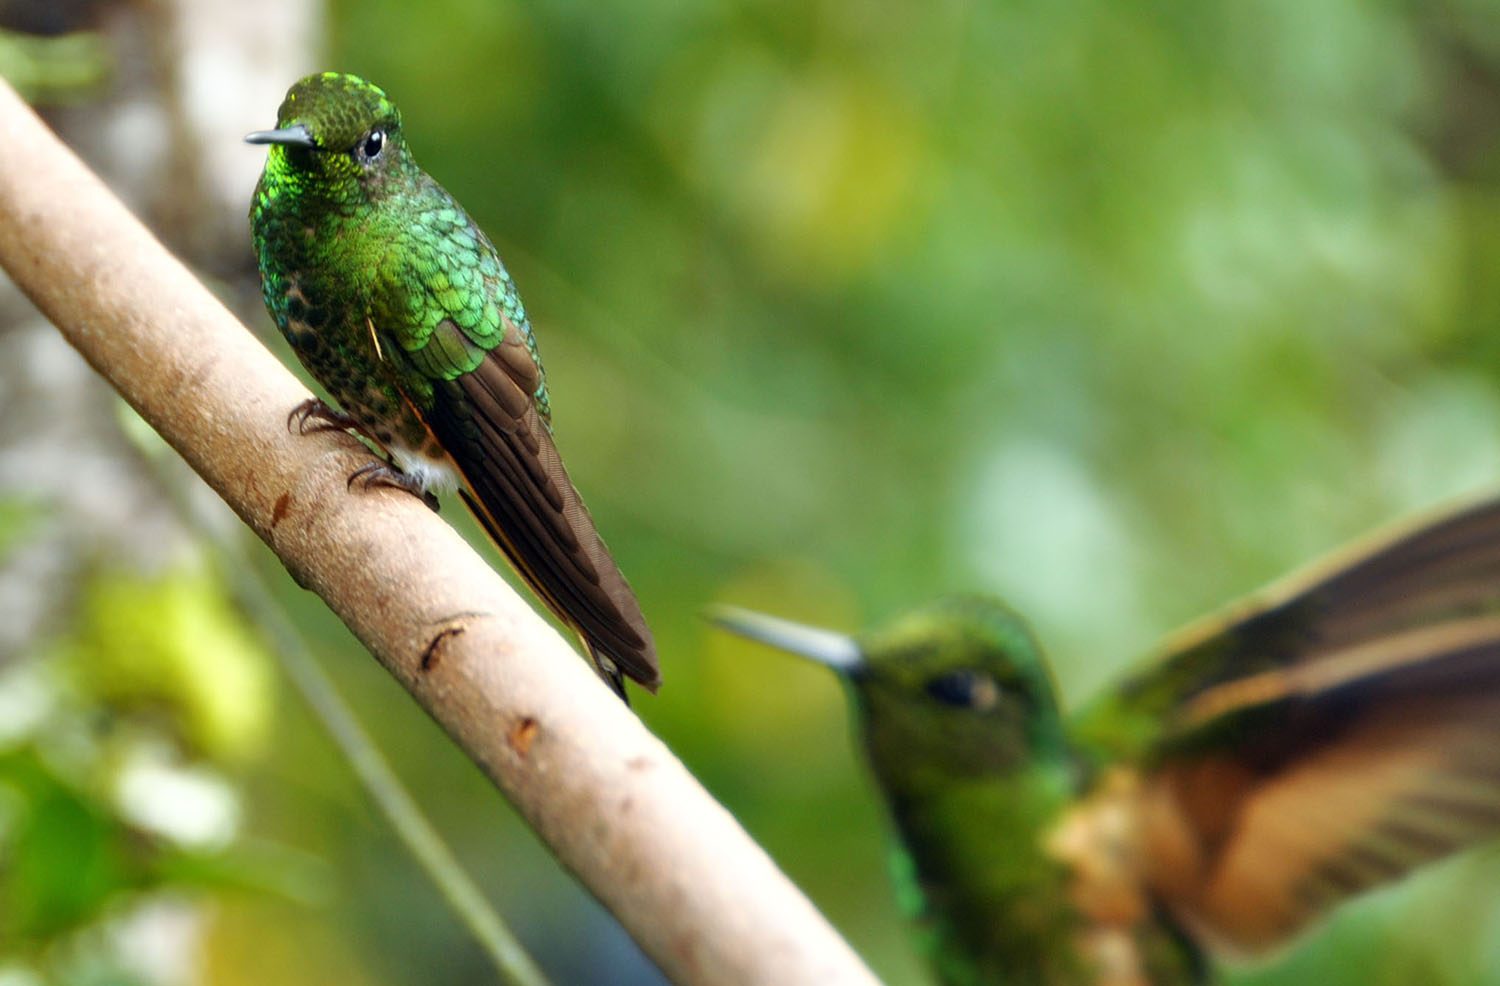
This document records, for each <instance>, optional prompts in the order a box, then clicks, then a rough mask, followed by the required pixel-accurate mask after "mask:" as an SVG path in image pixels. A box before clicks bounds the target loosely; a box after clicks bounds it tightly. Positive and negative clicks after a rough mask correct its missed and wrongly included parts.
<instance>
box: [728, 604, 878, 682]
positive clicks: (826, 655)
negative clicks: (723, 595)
mask: <svg viewBox="0 0 1500 986" xmlns="http://www.w3.org/2000/svg"><path fill="white" fill-rule="evenodd" d="M705 615H706V616H707V617H708V619H709V622H711V623H715V624H717V625H718V626H720V627H722V628H723V629H725V630H728V631H729V632H730V633H733V634H738V635H739V636H741V637H745V638H747V639H749V640H757V641H759V642H760V643H763V644H767V645H769V646H771V647H775V648H776V649H777V650H784V651H786V652H788V653H790V654H796V655H798V656H800V657H805V658H807V659H808V660H812V661H817V662H818V663H819V664H823V665H826V666H828V667H830V668H832V669H833V670H835V671H837V672H838V673H839V674H842V675H852V674H856V673H858V672H859V671H860V670H862V669H863V668H864V666H865V657H864V655H863V654H861V653H860V650H859V645H858V644H857V643H855V642H854V638H853V637H849V636H846V635H844V634H842V633H835V632H834V631H832V630H822V629H819V628H818V627H810V626H805V625H803V624H801V623H793V622H792V621H791V620H783V619H779V618H777V617H775V616H767V615H765V614H764V613H756V612H753V611H751V610H748V609H741V608H740V607H738V606H714V607H711V608H710V609H709V610H708V612H707V613H706V614H705Z"/></svg>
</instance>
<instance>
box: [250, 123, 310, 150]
mask: <svg viewBox="0 0 1500 986" xmlns="http://www.w3.org/2000/svg"><path fill="white" fill-rule="evenodd" d="M245 143H247V144H285V145H286V146H288V147H307V148H316V147H317V146H318V142H317V141H315V140H313V135H312V131H310V130H308V129H307V127H306V126H305V125H303V124H301V123H297V124H293V125H292V126H290V127H282V128H281V129H280V130H257V131H255V132H254V133H250V134H246V135H245Z"/></svg>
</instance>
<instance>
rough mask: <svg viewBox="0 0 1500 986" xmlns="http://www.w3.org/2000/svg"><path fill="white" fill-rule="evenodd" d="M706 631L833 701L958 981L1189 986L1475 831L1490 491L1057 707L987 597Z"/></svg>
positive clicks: (1486, 784) (1025, 637)
mask: <svg viewBox="0 0 1500 986" xmlns="http://www.w3.org/2000/svg"><path fill="white" fill-rule="evenodd" d="M714 618H715V619H716V621H717V622H719V623H720V624H722V625H723V626H724V627H726V628H728V629H730V630H732V631H734V632H736V633H738V634H740V635H742V636H746V637H749V638H752V639H755V640H759V641H762V642H764V643H767V644H770V645H772V646H775V647H778V648H781V649H783V650H787V651H791V652H793V653H796V654H801V655H803V656H806V657H809V658H812V659H813V660H816V661H819V662H821V663H823V664H825V665H827V666H829V667H831V668H832V669H834V670H835V671H836V672H838V674H839V675H840V676H841V677H842V678H843V680H844V681H845V682H847V684H848V687H849V691H850V692H851V694H852V697H853V706H854V708H855V709H856V710H857V718H858V720H859V726H860V729H859V731H860V734H861V736H862V740H863V745H864V749H865V752H866V754H867V755H868V758H869V761H870V765H871V767H872V768H873V773H874V776H875V780H876V782H877V784H878V786H879V788H880V790H881V793H882V794H883V795H884V799H885V802H886V806H887V808H888V809H889V813H890V815H891V818H892V820H893V822H894V825H895V829H896V831H897V833H898V835H899V837H900V843H901V851H900V852H898V853H897V854H896V859H897V864H898V865H897V866H896V870H897V874H898V880H901V881H902V882H903V883H904V886H903V890H905V891H908V892H906V893H903V895H902V897H903V899H905V900H910V901H914V902H915V901H920V905H919V906H918V907H917V911H918V913H917V914H916V915H914V916H915V917H916V918H917V920H918V922H919V926H920V927H921V928H922V929H923V931H924V935H923V937H924V938H925V939H926V943H927V944H928V946H929V951H930V953H931V957H932V959H933V962H934V969H935V971H936V972H937V974H938V977H939V978H940V979H941V980H942V981H943V982H945V983H949V984H955V986H957V984H964V986H971V984H986V983H1002V982H1003V983H1024V984H1028V986H1148V984H1149V986H1178V984H1188V983H1203V982H1207V981H1210V980H1211V978H1212V977H1211V974H1210V973H1211V969H1212V966H1211V963H1210V960H1211V959H1214V958H1223V957H1234V956H1255V955H1258V954H1264V953H1266V952H1268V951H1271V950H1274V949H1275V948H1276V947H1277V946H1279V945H1282V944H1283V943H1285V942H1287V941H1288V940H1289V939H1291V938H1292V937H1293V936H1295V935H1296V934H1297V933H1298V932H1299V931H1301V930H1302V929H1304V928H1305V927H1306V926H1307V925H1309V923H1311V922H1312V921H1313V920H1314V919H1315V918H1317V917H1318V916H1319V915H1320V914H1322V913H1324V912H1326V911H1327V910H1328V909H1329V908H1331V907H1333V906H1334V905H1335V904H1337V903H1339V902H1340V901H1342V900H1344V899H1346V898H1349V897H1351V896H1354V895H1356V894H1359V893H1361V892H1363V891H1365V890H1367V889H1370V888H1373V887H1375V886H1377V885H1380V884H1383V883H1386V882H1388V881H1391V880H1394V879H1396V878H1397V877H1400V876H1401V875H1403V874H1405V873H1407V872H1408V871H1409V870H1411V869H1412V868H1413V867H1416V866H1419V865H1421V864H1424V863H1427V862H1430V861H1433V860H1435V859H1438V858H1439V857H1442V856H1446V855H1448V854H1449V853H1452V852H1454V851H1456V850H1458V849H1461V848H1463V847H1465V846H1468V845H1471V844H1473V843H1475V842H1477V841H1479V840H1482V839H1485V838H1488V837H1490V836H1492V835H1494V834H1496V833H1497V832H1500V499H1496V500H1491V501H1489V502H1484V503H1480V504H1477V505H1474V506H1471V507H1469V508H1467V509H1462V510H1459V511H1456V512H1452V513H1449V514H1447V515H1446V516H1442V517H1440V518H1439V519H1436V520H1435V521H1433V522H1430V523H1427V524H1425V525H1423V526H1418V527H1414V528H1409V529H1407V530H1406V531H1405V532H1403V533H1399V534H1396V535H1394V536H1389V537H1385V538H1383V539H1380V540H1379V542H1378V543H1377V544H1375V546H1374V547H1366V546H1358V545H1357V546H1355V548H1353V549H1351V550H1349V551H1347V552H1345V553H1344V554H1343V555H1341V556H1338V557H1336V558H1334V559H1331V560H1329V561H1328V562H1326V563H1324V564H1322V565H1320V566H1318V567H1316V568H1315V569H1314V570H1312V571H1311V572H1310V573H1308V574H1304V575H1302V576H1297V577H1293V578H1292V579H1290V580H1288V581H1287V582H1286V583H1283V584H1280V585H1278V586H1273V587H1272V588H1271V589H1269V590H1267V591H1265V592H1264V593H1263V594H1261V595H1260V596H1258V597H1256V598H1253V599H1251V600H1249V601H1248V602H1246V603H1244V604H1242V605H1240V606H1238V607H1235V608H1234V609H1232V610H1230V611H1229V612H1228V614H1227V615H1224V616H1220V617H1218V618H1211V619H1208V620H1205V621H1202V622H1200V623H1198V624H1195V625H1193V626H1190V627H1189V628H1187V629H1186V630H1184V631H1182V632H1181V633H1180V634H1178V635H1177V636H1175V637H1173V638H1170V639H1169V640H1168V642H1167V643H1166V645H1165V647H1164V648H1163V649H1162V654H1161V655H1160V656H1159V657H1158V658H1156V659H1155V660H1153V661H1150V662H1148V663H1146V664H1144V666H1142V667H1141V668H1140V669H1139V670H1138V671H1136V672H1135V673H1134V674H1132V675H1130V676H1129V677H1127V678H1126V679H1125V681H1124V682H1123V683H1121V684H1120V685H1118V686H1117V687H1115V688H1113V689H1112V690H1110V691H1109V692H1108V693H1107V694H1105V695H1103V696H1102V697H1100V698H1099V699H1097V700H1096V701H1094V702H1093V703H1092V704H1091V705H1089V706H1086V707H1085V708H1084V710H1083V711H1082V712H1081V714H1077V715H1073V716H1065V715H1064V714H1063V713H1062V711H1061V710H1060V709H1059V706H1058V701H1057V697H1056V692H1055V690H1054V688H1053V683H1052V679H1051V676H1050V674H1049V673H1048V670H1047V666H1046V664H1045V662H1044V660H1043V658H1042V654H1041V650H1040V648H1039V647H1038V645H1037V642H1036V640H1035V638H1034V637H1033V636H1032V634H1031V631H1030V630H1029V629H1028V628H1027V626H1026V624H1025V623H1024V622H1023V621H1022V619H1021V618H1020V617H1019V616H1017V615H1016V614H1015V613H1014V612H1012V611H1011V610H1010V609H1008V608H1007V607H1006V606H1004V605H1002V604H1001V603H999V602H996V601H993V600H990V599H983V598H957V599H947V600H943V601H939V602H936V603H934V604H931V605H928V606H926V607H925V608H921V609H917V610H915V611H913V612H910V613H907V614H906V615H904V616H900V617H898V618H897V619H895V620H894V621H893V622H892V623H890V624H889V625H888V626H886V627H884V628H883V629H878V630H876V631H875V632H873V633H870V634H868V635H866V636H860V637H847V636H844V635H842V634H838V633H833V632H830V631H827V630H819V629H813V628H810V627H805V626H801V625H798V624H793V623H788V622H786V621H783V620H779V619H775V618H772V617H768V616H761V615H759V614H755V613H750V612H747V611H744V610H735V609H722V610H719V611H717V612H716V614H715V617H714ZM909 891H916V892H915V893H912V892H909Z"/></svg>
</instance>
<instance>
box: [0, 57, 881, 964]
mask: <svg viewBox="0 0 1500 986" xmlns="http://www.w3.org/2000/svg"><path fill="white" fill-rule="evenodd" d="M139 139H142V140H149V139H151V135H150V134H142V135H140V137H139ZM0 147H3V148H4V153H3V154H0V265H3V266H4V268H5V269H6V270H7V271H9V273H10V275H11V276H12V278H14V280H15V281H16V283H17V284H18V285H19V286H20V287H21V289H22V290H23V291H24V292H25V293H26V294H27V295H28V296H29V297H30V298H31V299H32V301H33V302H35V303H36V305H37V306H38V307H39V308H40V309H41V310H42V311H43V312H44V313H46V315H47V316H48V317H49V318H50V319H51V320H52V321H53V323H54V324H56V325H57V327H58V328H59V329H60V330H61V331H62V333H63V334H64V335H65V336H66V337H67V338H68V340H69V341H70V342H71V343H72V344H73V345H74V346H75V347H77V349H78V350H79V351H80V352H81V353H83V355H84V357H85V358H86V359H87V360H88V361H89V362H90V363H91V364H92V365H93V366H94V368H95V369H96V370H98V371H99V373H100V374H102V375H103V376H104V377H105V378H106V379H107V380H109V382H110V383H111V384H112V385H113V386H114V387H115V389H117V390H118V391H119V392H120V394H121V395H123V396H124V398H125V399H126V400H127V401H129V402H130V404H131V406H133V407H134V408H135V409H136V410H137V411H139V412H140V414H141V415H142V417H144V418H145V419H146V420H147V421H148V422H150V424H151V425H152V427H154V428H155V429H156V430H157V431H158V432H160V433H161V435H162V436H163V437H164V438H165V439H166V440H167V441H168V442H169V443H170V444H171V445H172V447H173V448H175V449H176V450H177V451H178V452H179V453H180V454H181V455H182V456H183V458H184V459H186V460H187V461H188V463H189V464H190V465H191V466H192V467H193V468H194V469H195V470H197V472H198V473H199V475H201V476H202V477H203V478H204V479H205V480H206V481H207V482H208V483H209V485H210V486H212V487H213V488H214V490H216V491H217V492H218V494H219V495H220V496H221V497H223V498H224V500H225V501H226V502H227V503H228V504H229V505H230V506H231V507H232V508H234V510H235V512H236V513H238V514H239V515H240V517H241V518H242V519H243V520H244V521H245V523H246V524H248V525H249V526H250V527H251V529H252V530H254V531H255V533H256V534H257V535H258V536H259V537H260V538H261V539H262V540H264V541H265V542H266V543H267V544H269V545H270V546H271V548H272V549H273V550H275V552H276V553H277V555H279V556H280V558H281V560H282V561H283V563H285V565H286V567H287V569H288V570H289V571H290V572H291V573H292V575H293V577H294V578H296V580H297V581H298V582H299V583H300V584H301V585H303V586H305V587H306V588H308V589H311V590H312V591H314V592H316V593H318V595H320V596H321V597H323V599H324V600H325V601H326V602H327V603H328V605H329V607H330V608H332V609H333V611H334V612H335V613H337V614H338V616H339V618H340V619H342V620H343V621H344V622H345V623H346V624H348V626H349V628H350V629H351V630H353V631H354V633H355V635H356V636H358V637H359V639H360V640H361V641H363V642H364V644H365V646H367V647H368V648H369V649H370V651H371V652H372V653H373V654H374V655H375V656H376V657H377V658H378V659H379V660H380V662H381V663H382V664H384V665H385V667H386V668H387V670H389V671H390V673H391V674H392V675H394V676H395V677H396V679H397V680H398V681H399V682H401V684H402V685H403V686H404V687H405V688H406V689H407V690H408V691H410V692H411V693H412V695H413V696H414V697H415V698H416V699H417V701H418V702H420V703H421V704H422V706H423V707H424V708H426V709H427V711H428V713H429V714H431V715H432V717H433V718H434V719H436V720H437V721H438V722H439V723H441V724H442V726H443V728H444V729H446V730H447V731H448V733H449V735H451V736H452V737H453V739H454V740H455V741H456V742H457V743H458V744H459V746H460V747H462V749H463V750H464V751H465V752H466V753H467V754H468V755H469V756H470V757H471V758H473V760H474V761H475V763H477V764H478V765H479V766H480V767H481V768H482V769H483V770H484V771H485V773H486V774H488V775H489V776H490V778H492V779H493V780H494V782H495V784H496V785H497V786H498V787H499V788H500V789H501V791H503V792H504V793H505V794H506V796H507V797H508V798H509V799H510V800H511V802H512V803H513V804H514V805H515V806H516V807H517V808H518V809H519V810H520V812H521V813H522V815H524V816H525V818H526V819H527V821H529V822H530V824H531V825H532V826H533V827H534V828H535V829H536V831H537V832H538V833H539V834H540V835H541V837H542V838H543V839H544V840H546V842H547V844H548V845H550V846H551V847H552V850H553V851H554V852H555V853H556V854H557V856H558V858H559V859H560V860H561V861H562V862H563V863H564V864H565V865H566V866H567V867H569V868H570V869H571V870H572V871H573V872H574V873H576V874H577V875H578V877H579V879H581V880H582V881H583V883H584V884H585V885H587V886H588V888H589V889H590V890H591V891H593V893H594V894H595V895H596V896H597V897H598V898H599V899H600V900H601V901H602V902H603V903H604V904H605V906H607V907H608V908H609V909H610V910H611V911H613V912H614V913H615V915H616V916H617V917H618V918H619V919H620V921H621V922H622V923H623V924H624V925H625V927H626V928H627V929H629V931H630V933H631V934H632V935H634V936H635V938H636V940H637V941H639V942H640V943H641V945H642V946H643V947H644V948H645V949H646V951H647V952H648V953H649V954H650V955H651V956H652V957H653V958H654V959H655V960H656V961H657V962H658V963H659V964H660V965H661V967H662V969H663V970H664V971H665V972H666V973H667V975H668V976H670V977H671V978H672V979H673V980H674V981H676V982H679V983H715V984H738V983H766V984H771V983H775V984H796V983H817V984H836V983H873V982H874V979H873V977H872V976H871V975H870V973H869V972H868V970H866V968H865V967H864V966H863V965H862V964H861V962H860V960H859V959H858V957H857V956H856V955H855V954H854V953H853V951H852V950H851V949H850V948H849V947H848V945H847V944H845V943H844V941H843V940H842V939H840V938H839V937H838V935H837V934H836V933H835V932H834V931H833V929H832V928H831V927H830V926H829V925H828V923H827V922H826V921H825V920H824V918H823V917H822V916H821V915H820V914H819V913H818V912H817V910H816V909H814V908H813V906H812V905H811V904H810V903H809V902H808V901H807V899H806V898H804V897H803V896H802V895H801V894H800V893H799V892H798V891H797V890H796V888H795V887H793V886H792V884H791V883H790V882H789V881H788V880H787V879H786V878H785V877H784V876H783V875H782V874H781V873H780V872H779V871H778V870H777V869H776V867H775V865H774V864H773V863H772V862H771V861H770V859H769V858H768V857H767V856H766V854H765V853H764V851H762V850H761V849H760V848H759V847H758V846H757V845H755V843H754V842H752V841H751V840H750V838H749V837H748V836H747V835H746V834H745V832H744V831H743V830H742V829H741V828H740V826H739V825H738V824H737V823H736V822H735V820H734V819H733V818H732V817H731V816H730V815H729V813H728V812H726V811H725V810H724V809H723V808H722V807H720V806H719V805H718V804H717V803H715V802H714V801H713V799H712V798H710V797H709V796H708V795H707V794H706V793H705V792H704V791H703V789H702V788H701V787H700V786H699V785H698V784H697V782H696V781H694V780H693V778H692V777H691V775H689V774H688V772H687V771H686V769H685V768H684V767H683V766H682V764H681V763H680V762H679V761H678V760H677V759H676V758H675V757H673V756H672V754H671V753H670V752H668V751H667V749H666V748H665V747H664V746H663V745H662V744H661V743H660V742H659V741H658V740H657V739H656V738H655V737H653V736H652V735H651V734H650V733H648V732H647V731H646V730H645V728H644V727H643V726H642V725H641V723H640V721H639V720H637V719H636V718H635V716H633V715H631V713H630V712H629V711H628V710H626V709H625V708H624V707H623V706H622V705H621V704H620V702H619V701H618V700H616V699H615V698H614V697H613V696H611V695H610V693H609V691H608V690H607V689H606V688H605V687H604V686H603V685H602V684H601V683H600V682H599V680H598V679H597V678H595V677H594V675H593V674H592V673H591V672H590V671H589V670H588V668H587V667H586V666H585V664H584V662H583V661H582V660H580V659H579V658H578V656H577V655H576V654H575V653H574V652H573V650H572V649H571V648H570V647H569V646H568V645H567V644H566V643H564V641H563V640H562V639H561V638H560V637H559V636H558V635H557V633H556V632H554V631H553V630H552V629H551V628H550V627H549V626H548V625H547V624H546V623H545V622H544V621H543V620H541V619H540V618H539V617H538V616H537V615H536V614H535V613H534V612H533V611H532V610H531V609H530V608H528V606H527V605H526V604H525V603H524V602H523V601H522V600H521V599H520V598H519V597H518V596H517V595H516V594H515V593H514V592H513V591H511V589H510V588H509V587H508V586H507V585H506V584H505V583H504V581H503V580H501V579H500V578H499V576H497V575H496V574H495V572H494V571H492V570H491V569H490V567H489V566H488V565H486V564H485V562H484V561H483V560H482V559H480V557H479V556H478V555H476V554H475V553H474V552H473V551H472V550H471V549H470V548H469V547H468V545H467V544H465V543H464V541H463V540H462V539H461V538H460V537H459V536H458V535H457V534H456V533H455V532H454V531H453V530H452V529H451V528H449V527H448V525H447V524H445V523H444V522H443V521H442V520H441V519H440V518H438V517H437V516H435V515H434V514H433V513H432V512H431V511H429V510H428V509H427V508H426V507H424V506H423V505H422V504H421V503H420V502H419V501H418V500H416V499H415V498H414V497H410V496H407V495H405V494H402V493H396V492H392V491H372V492H369V493H359V494H350V493H349V492H348V491H347V490H346V489H345V480H346V478H347V477H348V476H349V474H350V473H351V472H352V471H353V470H354V469H356V468H357V467H359V466H360V465H361V464H363V463H365V462H367V461H369V453H368V452H367V451H365V450H363V448H362V447H360V446H358V443H356V442H355V441H354V440H353V439H350V438H347V437H345V436H337V435H326V434H325V435H321V436H313V437H306V438H303V437H297V436H293V435H291V434H289V433H288V431H287V426H286V420H287V413H288V412H289V411H290V410H291V409H292V408H293V407H294V406H295V405H296V404H297V403H298V402H300V401H302V400H303V399H304V398H306V397H307V396H308V395H307V392H306V390H305V389H304V388H303V387H302V385H301V384H299V383H298V382H297V380H296V378H294V377H293V376H292V375H291V374H290V373H289V372H287V370H286V369H285V368H284V367H283V366H282V365H281V364H280V363H278V362H277V360H276V359H275V357H273V356H272V355H271V354H270V353H269V352H268V351H267V350H266V349H265V348H264V347H263V346H262V345H261V344H260V343H259V342H258V341H257V340H256V339H255V338H254V336H253V335H251V333H250V332H249V331H247V330H246V329H245V328H244V327H243V326H242V325H241V324H240V323H239V322H238V321H237V320H236V319H235V318H234V317H233V316H232V315H230V313H229V312H228V311H227V310H225V309H224V308H223V306H221V305H220V304H219V302H218V301H217V300H216V299H214V297H213V296H212V295H210V294H209V293H208V291H206V290H205V289H204V288H203V286H202V285H200V284H199V283H198V281H197V280H196V279H195V278H194V277H193V275H192V274H191V273H189V272H188V270H187V269H186V268H184V267H183V266H182V265H181V264H180V263H178V262H177V261H176V260H175V259H174V258H173V257H171V256H170V255H169V254H168V253H167V252H166V251H165V250H164V249H163V248H162V247H161V245H160V244H159V243H157V241H156V240H155V238H154V237H152V235H151V234H150V233H149V232H148V231H147V230H146V229H145V227H143V226H142V225H141V224H140V223H139V222H138V221H136V220H135V219H134V217H132V216H131V215H130V214H129V213H128V212H127V211H126V210H125V208H124V207H123V206H122V205H121V204H120V203H119V202H118V201H117V200H116V199H115V198H114V196H113V195H111V194H110V193H109V191H108V190H107V189H106V188H105V187H104V186H103V185H102V184H101V183H100V182H99V181H98V180H97V179H96V178H95V177H94V176H93V175H92V174H90V173H89V172H88V170H87V169H86V168H85V167H84V166H83V164H82V163H81V162H79V161H78V160H77V158H75V157H74V156H73V154H72V153H71V152H69V151H68V150H67V149H66V148H65V147H64V146H63V145H62V144H61V143H60V142H59V141H58V140H57V138H56V137H54V136H53V134H52V133H51V132H50V131H48V130H47V129H46V127H45V126H44V125H43V124H42V123H41V121H40V120H38V119H37V118H36V116H35V115H34V114H33V113H32V112H31V110H30V109H29V108H28V107H27V106H26V105H25V104H24V103H23V102H22V101H21V100H20V98H19V97H18V96H17V95H16V94H15V92H14V91H13V90H12V89H11V88H10V87H9V86H6V85H4V84H0ZM246 153H251V152H250V151H249V150H248V149H247V151H246ZM248 191H249V190H248V189H247V190H246V192H247V194H248ZM249 248H250V247H249V236H248V233H247V234H246V243H245V249H247V250H248V249H249ZM58 399H59V400H65V399H67V395H62V394H60V395H58ZM666 663H667V667H668V672H669V678H668V685H667V687H668V688H670V687H671V684H670V668H671V664H672V656H671V655H668V659H667V662H666Z"/></svg>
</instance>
